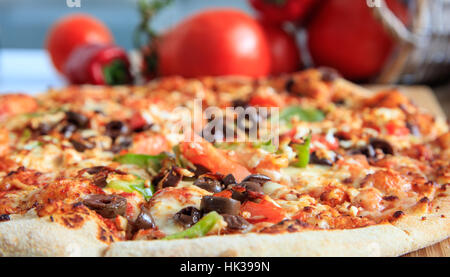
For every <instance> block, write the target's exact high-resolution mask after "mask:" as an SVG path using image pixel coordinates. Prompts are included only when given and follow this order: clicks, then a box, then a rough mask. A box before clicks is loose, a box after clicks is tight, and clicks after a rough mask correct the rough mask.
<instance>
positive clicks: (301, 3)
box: [249, 0, 318, 24]
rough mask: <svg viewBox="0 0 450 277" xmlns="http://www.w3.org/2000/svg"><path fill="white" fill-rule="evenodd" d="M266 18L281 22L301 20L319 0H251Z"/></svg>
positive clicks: (276, 22)
mask: <svg viewBox="0 0 450 277" xmlns="http://www.w3.org/2000/svg"><path fill="white" fill-rule="evenodd" d="M249 2H250V4H251V5H252V6H253V7H254V8H255V9H256V10H258V11H259V12H260V13H261V16H262V17H263V18H264V20H267V21H268V22H271V23H275V24H280V23H283V22H286V21H297V20H301V19H302V18H303V17H304V16H305V15H306V14H307V12H308V11H309V10H310V9H311V8H312V7H313V6H314V4H315V3H317V2H318V0H250V1H249Z"/></svg>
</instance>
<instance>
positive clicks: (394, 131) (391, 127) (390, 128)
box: [386, 121, 410, 136]
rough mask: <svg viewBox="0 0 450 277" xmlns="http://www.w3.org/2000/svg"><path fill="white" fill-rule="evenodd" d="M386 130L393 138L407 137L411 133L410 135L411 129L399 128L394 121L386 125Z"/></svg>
mask: <svg viewBox="0 0 450 277" xmlns="http://www.w3.org/2000/svg"><path fill="white" fill-rule="evenodd" d="M386 130H387V132H388V134H389V135H392V136H406V135H409V133H410V132H409V129H408V128H407V127H403V126H398V125H397V124H395V122H393V121H389V122H388V123H387V124H386Z"/></svg>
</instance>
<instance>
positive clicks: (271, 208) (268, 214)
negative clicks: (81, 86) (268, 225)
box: [241, 199, 286, 224]
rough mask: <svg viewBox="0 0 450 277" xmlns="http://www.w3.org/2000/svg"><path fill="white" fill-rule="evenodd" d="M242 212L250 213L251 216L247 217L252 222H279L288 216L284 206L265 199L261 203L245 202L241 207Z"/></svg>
mask: <svg viewBox="0 0 450 277" xmlns="http://www.w3.org/2000/svg"><path fill="white" fill-rule="evenodd" d="M241 212H248V213H250V218H246V219H247V221H248V222H250V223H252V224H254V223H258V222H272V223H277V222H280V221H282V220H283V219H284V218H285V217H286V214H285V212H284V210H283V209H282V208H280V207H278V206H276V205H275V204H274V203H272V202H270V201H268V200H265V199H262V200H261V202H259V203H255V202H251V201H247V202H245V203H244V204H243V205H242V207H241Z"/></svg>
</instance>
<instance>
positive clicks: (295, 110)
mask: <svg viewBox="0 0 450 277" xmlns="http://www.w3.org/2000/svg"><path fill="white" fill-rule="evenodd" d="M294 117H297V118H298V119H299V120H301V121H307V122H319V121H322V120H324V119H325V114H324V113H323V112H322V111H321V110H318V109H314V108H312V109H305V108H302V107H299V106H290V107H287V108H285V109H283V110H282V111H281V113H280V116H279V120H280V121H283V122H287V123H289V122H290V121H291V119H292V118H294Z"/></svg>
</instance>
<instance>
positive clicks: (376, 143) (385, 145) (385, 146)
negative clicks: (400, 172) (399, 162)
mask: <svg viewBox="0 0 450 277" xmlns="http://www.w3.org/2000/svg"><path fill="white" fill-rule="evenodd" d="M370 145H371V146H372V147H373V149H375V150H376V149H380V150H381V151H382V152H383V153H384V154H385V155H394V148H393V147H392V145H391V144H390V143H389V142H387V141H386V140H383V139H379V138H371V139H370Z"/></svg>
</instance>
